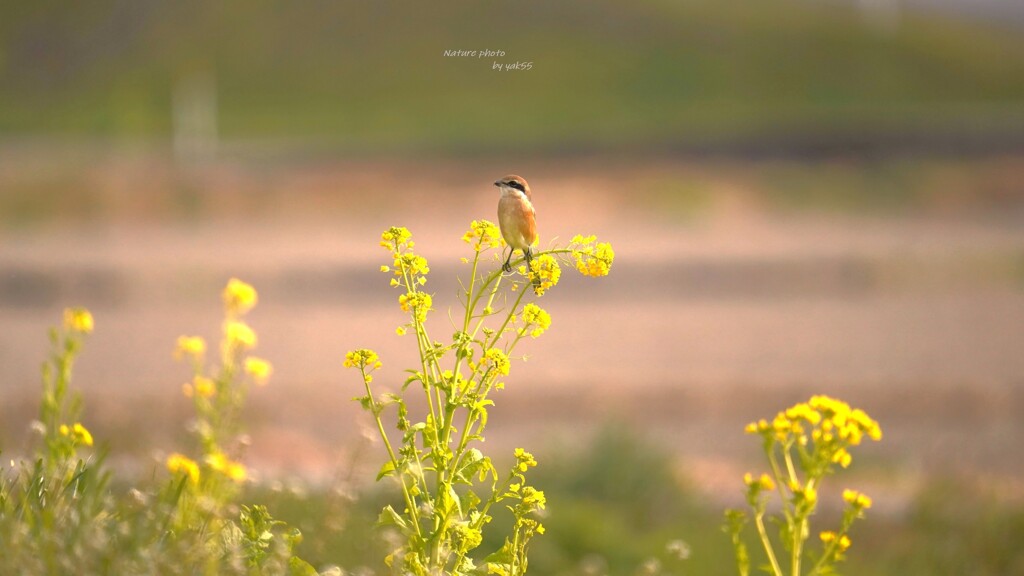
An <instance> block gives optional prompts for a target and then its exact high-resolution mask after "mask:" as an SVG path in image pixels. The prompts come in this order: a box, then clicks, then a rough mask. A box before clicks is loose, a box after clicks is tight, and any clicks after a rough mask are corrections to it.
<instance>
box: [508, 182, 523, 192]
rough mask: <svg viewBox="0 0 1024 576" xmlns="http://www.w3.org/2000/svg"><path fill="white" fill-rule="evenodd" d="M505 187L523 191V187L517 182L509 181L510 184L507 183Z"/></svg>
mask: <svg viewBox="0 0 1024 576" xmlns="http://www.w3.org/2000/svg"><path fill="white" fill-rule="evenodd" d="M505 185H506V186H508V187H510V188H515V189H516V190H522V189H523V185H522V184H520V183H519V182H516V181H515V180H509V181H508V182H505Z"/></svg>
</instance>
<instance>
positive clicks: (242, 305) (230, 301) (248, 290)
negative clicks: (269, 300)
mask: <svg viewBox="0 0 1024 576" xmlns="http://www.w3.org/2000/svg"><path fill="white" fill-rule="evenodd" d="M223 297H224V306H225V307H226V308H227V310H228V312H230V313H231V314H245V313H246V312H248V311H249V310H252V307H253V306H255V305H256V301H257V294H256V289H255V288H253V287H252V286H251V285H250V284H246V283H245V282H242V281H241V280H239V279H238V278H232V279H231V280H228V285H227V286H225V287H224V294H223Z"/></svg>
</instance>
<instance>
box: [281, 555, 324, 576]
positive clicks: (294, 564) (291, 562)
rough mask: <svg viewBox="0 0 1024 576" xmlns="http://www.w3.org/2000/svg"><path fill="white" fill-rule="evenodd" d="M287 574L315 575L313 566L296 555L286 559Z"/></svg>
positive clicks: (299, 575) (295, 575) (293, 575)
mask: <svg viewBox="0 0 1024 576" xmlns="http://www.w3.org/2000/svg"><path fill="white" fill-rule="evenodd" d="M288 575H289V576H317V571H316V568H313V567H312V566H311V565H310V564H309V562H306V561H305V560H303V559H302V558H299V557H298V556H292V557H291V558H289V559H288Z"/></svg>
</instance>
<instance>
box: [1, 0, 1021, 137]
mask: <svg viewBox="0 0 1024 576" xmlns="http://www.w3.org/2000/svg"><path fill="white" fill-rule="evenodd" d="M854 4H855V3H850V4H849V5H847V4H844V3H833V2H807V1H801V0H762V1H758V2H746V1H743V0H726V1H715V0H697V1H694V2H675V1H670V0H642V1H640V2H635V3H629V4H624V3H619V2H614V1H612V0H591V1H586V2H584V1H582V0H568V1H564V2H558V3H551V2H546V1H544V0H520V1H517V2H474V1H469V0H458V1H452V2H444V3H432V4H423V5H418V4H417V5H414V4H406V3H403V4H401V5H399V4H397V3H391V2H374V3H366V2H354V1H336V2H301V3H284V4H282V3H275V2H266V1H256V2H252V1H245V2H243V1H241V0H225V1H222V2H201V1H199V0H184V1H181V2H159V1H150V2H119V1H115V0H99V1H97V2H90V3H70V2H65V1H62V0H40V1H36V2H29V3H26V2H21V1H19V0H0V134H6V135H8V136H10V135H19V134H38V133H44V134H77V135H100V136H104V137H115V138H119V137H163V136H166V135H168V134H169V133H170V131H171V122H172V113H171V105H172V99H173V94H174V92H175V89H176V86H178V85H181V83H183V82H184V83H187V82H188V81H189V79H190V78H195V77H209V78H211V79H212V81H213V84H214V85H215V86H216V89H215V90H216V101H217V107H218V110H219V120H218V124H219V130H220V134H221V136H223V137H224V138H227V139H275V140H285V141H287V140H304V141H319V142H326V143H329V144H331V145H334V146H342V147H348V148H351V149H354V150H369V151H373V150H384V151H401V150H414V151H463V152H465V151H471V150H479V149H493V150H501V149H530V150H537V149H538V148H545V149H552V150H559V149H573V148H578V147H591V148H604V147H616V148H621V147H629V146H673V145H683V146H685V145H688V144H690V143H693V142H703V143H708V142H711V143H715V142H731V141H737V140H740V139H752V138H753V139H757V138H763V137H767V136H774V135H778V134H802V135H810V136H813V137H817V136H819V135H825V136H827V135H835V134H847V135H851V134H853V135H862V134H885V133H893V132H901V133H902V132H907V131H910V132H916V133H924V134H930V133H947V132H949V131H954V132H968V133H971V132H980V133H988V132H992V131H996V132H999V133H1005V131H1006V130H1016V129H1019V128H1020V127H1021V126H1024V34H1019V33H1017V32H1016V31H1014V30H1012V29H1009V28H996V27H992V26H984V25H982V24H979V23H977V22H971V21H957V20H953V19H947V18H942V17H938V16H924V15H916V14H913V13H910V12H907V13H905V14H903V15H902V17H901V18H900V21H899V24H898V26H896V27H894V28H891V29H889V28H885V27H878V26H872V25H871V24H869V21H868V19H867V18H866V17H865V16H864V14H862V13H861V12H860V11H858V9H857V8H856V6H855V5H854ZM460 49H461V50H484V49H487V50H496V51H497V50H500V51H504V53H505V56H502V57H497V58H481V59H477V58H460V57H445V56H444V55H443V53H444V51H445V50H460ZM494 61H497V62H501V63H515V62H531V63H532V64H533V66H532V69H530V70H527V71H508V72H499V71H493V70H492V69H491V65H492V62H494Z"/></svg>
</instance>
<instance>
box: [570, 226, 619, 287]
mask: <svg viewBox="0 0 1024 576" xmlns="http://www.w3.org/2000/svg"><path fill="white" fill-rule="evenodd" d="M572 244H574V245H576V248H575V249H573V251H572V256H573V259H575V260H576V269H577V270H579V271H580V273H581V274H583V275H584V276H593V277H598V276H607V275H608V273H609V272H610V271H611V268H612V262H614V261H615V250H613V249H612V245H611V244H609V243H608V242H597V237H596V236H580V235H578V234H577V235H576V236H575V237H573V239H572Z"/></svg>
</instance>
